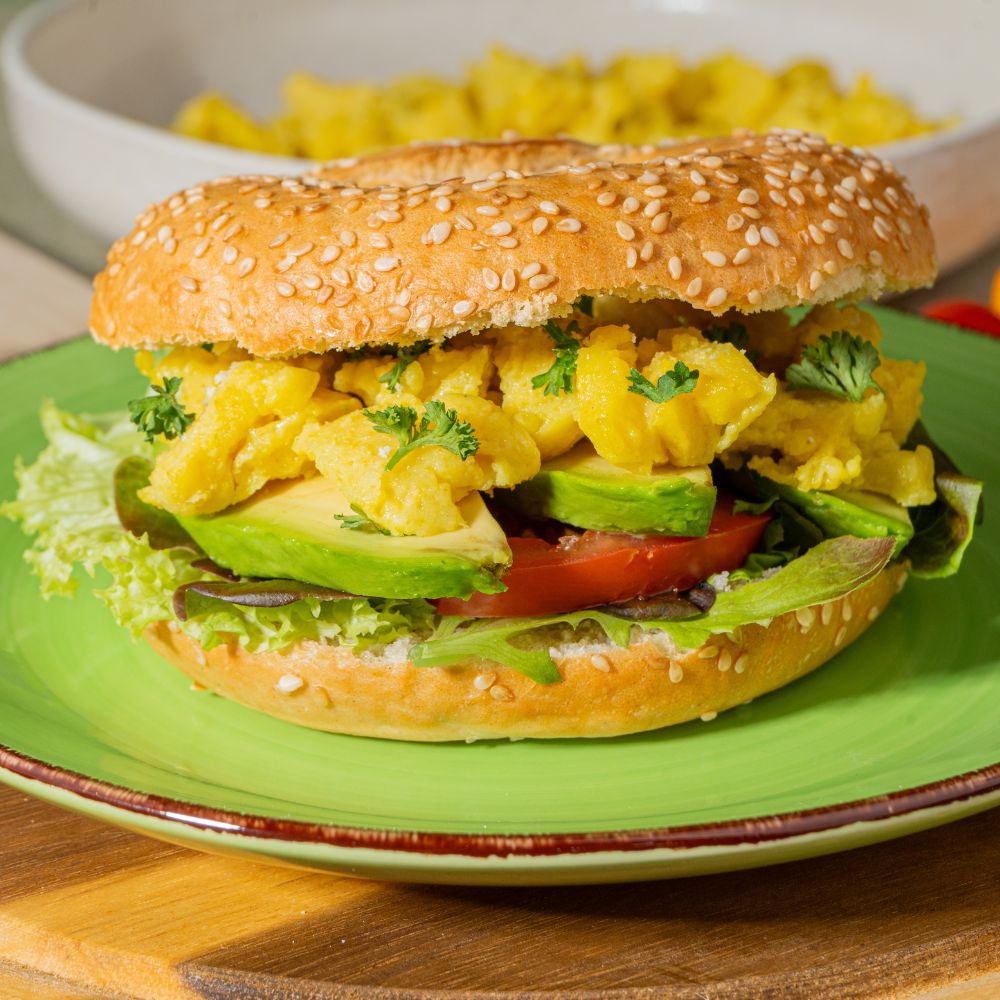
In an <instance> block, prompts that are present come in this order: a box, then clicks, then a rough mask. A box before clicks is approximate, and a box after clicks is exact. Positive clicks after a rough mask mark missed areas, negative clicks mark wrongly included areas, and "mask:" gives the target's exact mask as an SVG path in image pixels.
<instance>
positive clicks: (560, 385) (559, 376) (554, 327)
mask: <svg viewBox="0 0 1000 1000" xmlns="http://www.w3.org/2000/svg"><path fill="white" fill-rule="evenodd" d="M579 329H580V328H579V326H578V325H577V324H576V323H575V322H571V323H570V324H569V325H568V326H567V327H566V329H565V330H562V329H560V327H559V324H558V323H556V322H555V320H551V319H550V320H549V321H548V322H547V323H546V324H545V332H546V333H547V334H548V335H549V336H550V337H551V338H552V343H553V345H554V346H553V348H552V350H553V352H554V353H555V356H556V360H555V361H554V362H553V363H552V367H551V368H549V369H548V370H547V371H544V372H541V373H539V374H538V375H536V376H535V377H534V378H533V379H532V380H531V385H532V387H533V388H535V389H543V390H544V391H543V393H542V395H544V396H558V395H559V393H560V392H567V393H569V392H572V391H573V376H574V375H575V374H576V358H577V355H578V354H579V353H580V341H579V340H577V339H576V337H573V336H571V334H573V333H574V332H575V331H577V330H579Z"/></svg>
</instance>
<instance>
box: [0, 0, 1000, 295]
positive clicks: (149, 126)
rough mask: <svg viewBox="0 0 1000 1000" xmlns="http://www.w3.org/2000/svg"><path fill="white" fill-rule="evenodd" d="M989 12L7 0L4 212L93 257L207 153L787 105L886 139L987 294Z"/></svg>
mask: <svg viewBox="0 0 1000 1000" xmlns="http://www.w3.org/2000/svg"><path fill="white" fill-rule="evenodd" d="M998 30H1000V5H997V4H994V3H990V2H989V0H954V2H952V3H949V4H947V5H944V4H936V3H934V4H932V3H919V4H914V3H911V2H907V0H883V2H880V3H879V4H871V3H870V2H860V0H842V2H841V3H839V4H838V5H837V6H836V9H833V8H831V7H830V6H829V5H827V4H823V3H805V2H801V0H800V2H797V3H796V2H792V0H754V2H752V3H751V2H749V0H698V2H689V0H627V2H616V3H609V2H606V0H508V2H507V3H505V4H503V5H496V4H486V3H468V2H467V3H457V2H455V0H423V2H421V3H420V4H413V3H411V2H408V0H367V2H362V0H338V2H336V3H330V2H326V0H289V2H284V3H280V4H278V3H274V2H271V0H171V2H170V3H162V2H156V0H0V32H2V33H3V39H2V59H0V61H2V71H3V72H2V77H3V80H2V86H3V91H4V93H3V96H4V102H3V108H2V110H0V229H2V230H6V231H7V232H9V233H11V234H13V235H15V236H17V237H19V238H20V239H22V240H24V241H25V242H27V243H29V244H31V245H33V246H35V247H37V248H39V249H41V250H42V251H44V252H45V253H47V254H49V255H51V256H53V257H55V258H57V259H59V260H61V261H64V262H65V263H67V264H69V265H71V266H72V267H74V268H75V269H77V270H79V271H82V272H84V273H88V274H89V273H93V272H94V271H96V270H98V269H99V268H100V266H101V264H102V260H103V255H104V251H105V249H106V247H107V245H108V244H109V243H110V241H111V240H112V239H113V238H114V237H115V236H117V235H120V234H122V233H124V232H125V231H127V230H128V229H129V228H130V226H131V222H132V219H133V218H134V217H135V215H136V214H138V213H139V212H140V211H141V210H142V208H143V207H144V206H145V205H146V204H147V203H148V202H149V201H151V200H154V199H159V198H162V197H164V196H166V195H169V194H170V193H171V192H173V191H174V190H177V189H178V188H180V187H183V186H186V185H189V184H192V183H195V182H197V181H199V180H202V179H205V178H207V177H212V176H218V175H221V174H230V173H248V172H265V173H294V172H297V171H300V170H301V169H303V168H304V167H307V166H309V165H310V164H311V163H313V162H317V161H322V160H327V159H332V158H337V157H351V156H355V155H359V154H363V153H366V152H371V151H374V150H377V149H380V148H385V147H386V146H390V145H395V144H399V143H404V142H411V141H420V140H430V139H437V138H443V137H454V136H463V137H471V138H493V137H499V136H501V135H504V134H507V133H509V132H510V131H515V132H517V133H518V134H521V135H554V134H572V135H574V136H576V137H578V138H582V139H585V140H587V141H591V142H625V143H648V142H659V141H662V140H664V139H670V138H684V137H687V136H690V135H694V134H701V135H709V134H719V133H724V132H728V131H730V130H731V129H732V128H733V127H739V126H743V127H753V128H755V129H767V128H769V127H772V126H781V127H795V128H805V129H810V130H814V131H819V132H822V133H823V134H825V135H827V136H828V137H829V138H830V139H832V140H834V141H842V142H844V143H845V144H847V145H855V144H857V145H864V146H866V147H870V148H873V149H875V150H876V152H877V153H878V154H879V155H882V156H886V157H888V158H891V159H892V160H893V161H894V162H895V163H896V164H897V165H898V166H899V167H900V168H901V169H902V170H903V171H904V172H905V173H906V174H907V175H908V176H909V177H910V179H911V181H912V183H913V185H914V187H915V188H916V190H917V193H918V195H919V196H920V197H921V198H922V199H923V200H924V201H925V202H927V203H928V204H929V205H930V207H931V212H932V223H933V225H934V228H935V233H936V237H937V240H938V246H939V252H940V256H941V262H942V270H943V271H944V272H946V273H947V274H948V277H947V278H946V279H945V281H944V282H943V283H942V284H941V285H940V286H939V288H938V290H937V291H936V292H935V293H934V296H935V297H940V296H942V295H944V296H947V297H952V298H962V299H972V300H977V301H979V302H982V303H986V302H988V300H989V294H990V292H989V289H990V283H991V280H992V277H993V274H994V271H995V269H996V265H997V264H998V263H1000V245H998V242H1000V171H996V170H994V169H993V168H992V164H994V163H995V162H997V158H998V157H1000V88H998V87H997V86H996V85H995V84H996V78H995V77H996V70H995V63H994V59H993V56H992V53H991V46H992V44H993V39H994V38H996V37H997V32H998ZM932 39H933V54H931V52H930V47H931V43H930V40H932ZM928 299H929V296H928V293H917V294H915V295H911V296H908V297H907V298H906V299H905V301H904V304H905V305H908V306H911V307H916V306H919V305H921V304H924V303H926V302H927V301H928Z"/></svg>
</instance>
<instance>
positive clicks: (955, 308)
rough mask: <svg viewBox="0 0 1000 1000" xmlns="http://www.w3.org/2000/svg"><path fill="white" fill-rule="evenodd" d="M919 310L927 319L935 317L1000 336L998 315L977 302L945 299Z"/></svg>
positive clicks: (992, 335) (942, 320) (941, 320)
mask: <svg viewBox="0 0 1000 1000" xmlns="http://www.w3.org/2000/svg"><path fill="white" fill-rule="evenodd" d="M920 311H921V312H922V313H923V314H924V315H925V316H926V317H927V318H928V319H936V320H937V321H938V322H939V323H951V324H952V326H963V327H965V329H966V330H976V331H978V332H979V333H987V334H989V335H990V336H991V337H1000V316H997V314H996V313H995V312H993V311H992V310H990V309H987V307H986V306H984V305H980V303H978V302H963V301H960V300H958V299H945V300H944V301H941V302H932V303H931V304H930V305H929V306H924V308H923V309H921V310H920Z"/></svg>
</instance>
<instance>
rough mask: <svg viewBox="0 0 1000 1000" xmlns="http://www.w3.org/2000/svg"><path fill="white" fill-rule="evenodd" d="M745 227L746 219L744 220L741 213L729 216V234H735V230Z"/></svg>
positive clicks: (727, 224) (727, 223)
mask: <svg viewBox="0 0 1000 1000" xmlns="http://www.w3.org/2000/svg"><path fill="white" fill-rule="evenodd" d="M745 225H746V219H744V218H743V216H742V215H740V213H739V212H733V213H732V214H731V215H730V216H729V218H728V219H726V229H728V230H729V232H733V231H734V230H737V229H742V228H743V226H745Z"/></svg>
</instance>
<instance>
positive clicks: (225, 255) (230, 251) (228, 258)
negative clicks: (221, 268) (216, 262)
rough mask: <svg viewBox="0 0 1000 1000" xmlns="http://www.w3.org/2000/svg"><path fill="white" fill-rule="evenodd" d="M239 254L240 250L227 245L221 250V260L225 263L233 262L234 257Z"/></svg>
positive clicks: (234, 261)
mask: <svg viewBox="0 0 1000 1000" xmlns="http://www.w3.org/2000/svg"><path fill="white" fill-rule="evenodd" d="M239 255H240V252H239V250H237V249H236V247H232V246H229V247H226V249H225V250H223V251H222V260H223V262H224V263H226V264H235V263H236V258H237V257H239Z"/></svg>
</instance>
